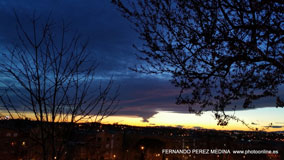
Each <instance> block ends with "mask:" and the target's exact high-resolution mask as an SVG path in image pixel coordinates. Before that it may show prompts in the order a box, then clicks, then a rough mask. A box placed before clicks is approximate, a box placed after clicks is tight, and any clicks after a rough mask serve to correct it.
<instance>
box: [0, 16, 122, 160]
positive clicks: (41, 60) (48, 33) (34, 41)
mask: <svg viewBox="0 0 284 160" xmlns="http://www.w3.org/2000/svg"><path fill="white" fill-rule="evenodd" d="M15 15H16V21H17V33H18V40H19V43H18V44H15V45H13V46H10V47H8V48H7V50H6V51H3V53H2V54H1V62H0V69H1V74H2V81H1V82H2V85H4V88H5V91H6V92H5V93H3V92H2V95H1V97H0V100H1V107H3V108H5V109H6V111H7V114H8V115H9V116H10V118H14V119H17V118H21V119H24V118H30V119H32V120H35V121H36V122H37V123H33V124H34V125H36V126H37V127H36V128H35V129H31V130H29V131H30V133H29V134H30V135H31V138H32V140H33V141H34V142H36V143H37V144H38V145H40V147H41V150H40V151H39V153H40V155H41V157H40V159H44V160H48V159H64V157H66V156H67V155H66V154H67V151H68V150H67V149H68V146H67V145H68V143H69V142H70V141H71V140H72V139H73V138H76V137H73V135H74V134H73V133H72V132H73V129H74V127H75V123H77V122H86V121H87V122H100V121H101V120H102V119H104V118H105V117H107V116H109V115H111V114H113V113H114V112H115V111H116V107H117V96H118V93H117V91H113V89H112V88H113V81H112V80H110V81H109V82H108V83H107V84H105V85H102V83H101V82H97V81H95V69H96V67H97V64H96V63H95V62H93V61H91V60H90V59H88V56H89V52H88V50H87V45H88V43H87V42H84V41H82V40H81V38H80V35H79V34H77V33H75V34H70V28H69V25H66V24H65V23H64V22H63V23H62V24H56V23H55V22H54V21H52V20H51V19H50V18H48V19H47V20H46V21H45V22H44V23H41V22H42V19H39V18H38V17H36V16H33V17H32V18H31V21H30V22H31V28H29V27H27V26H24V25H23V24H24V23H22V20H24V19H20V18H19V16H18V15H17V14H15ZM2 87H3V86H2ZM2 91H3V90H2Z"/></svg>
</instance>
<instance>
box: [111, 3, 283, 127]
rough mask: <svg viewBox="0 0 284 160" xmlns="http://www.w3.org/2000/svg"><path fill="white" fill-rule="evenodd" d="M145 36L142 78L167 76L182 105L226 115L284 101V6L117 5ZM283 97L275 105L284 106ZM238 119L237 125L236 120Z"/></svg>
mask: <svg viewBox="0 0 284 160" xmlns="http://www.w3.org/2000/svg"><path fill="white" fill-rule="evenodd" d="M112 2H113V3H114V4H115V5H116V6H117V7H118V9H119V10H120V11H121V13H122V15H123V16H124V17H126V18H127V19H128V20H129V21H130V22H131V23H132V24H133V27H134V29H135V30H136V31H137V32H138V33H139V35H140V39H141V40H142V42H143V46H142V47H136V48H137V49H138V50H139V51H140V52H141V54H139V55H138V57H139V59H141V60H142V61H143V62H144V63H143V64H142V65H140V66H136V67H134V70H135V71H138V72H142V73H150V74H151V73H154V74H161V73H168V74H170V75H171V82H172V84H173V85H175V86H176V87H179V88H180V89H181V91H180V95H179V96H178V98H177V102H176V103H177V104H185V105H188V107H189V111H190V112H194V113H196V114H201V113H202V111H204V110H207V109H210V110H212V109H213V110H214V111H215V113H216V114H215V116H216V119H218V124H219V125H227V123H228V120H229V119H231V118H236V117H234V116H229V115H226V114H225V112H224V111H225V110H226V109H227V108H228V106H230V107H232V108H233V109H235V107H236V104H237V103H241V105H242V107H243V108H248V107H253V104H252V102H253V101H255V100H258V99H260V98H263V97H269V96H271V97H277V92H278V88H279V86H280V85H282V84H283V83H284V81H283V80H284V78H283V76H284V54H283V47H284V46H283V40H284V36H283V33H284V31H283V30H284V13H283V11H284V3H283V1H277V0H275V1H266V0H259V1H256V0H208V1H204V0H138V1H133V2H129V1H127V2H128V3H126V2H125V3H124V2H122V1H121V0H113V1H112ZM283 104H284V103H283V101H282V100H281V98H280V97H277V98H276V106H277V107H283V106H284V105H283ZM236 119H237V118H236Z"/></svg>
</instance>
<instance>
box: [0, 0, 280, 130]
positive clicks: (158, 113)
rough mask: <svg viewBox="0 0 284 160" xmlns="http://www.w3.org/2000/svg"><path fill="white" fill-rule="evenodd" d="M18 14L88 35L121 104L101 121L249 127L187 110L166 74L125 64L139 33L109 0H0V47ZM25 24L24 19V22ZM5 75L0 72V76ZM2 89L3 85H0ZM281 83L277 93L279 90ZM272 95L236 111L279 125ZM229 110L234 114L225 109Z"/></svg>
mask: <svg viewBox="0 0 284 160" xmlns="http://www.w3.org/2000/svg"><path fill="white" fill-rule="evenodd" d="M14 9H15V11H16V12H17V13H18V14H19V15H20V16H23V17H25V16H30V15H32V13H33V12H34V11H35V12H36V13H38V14H39V15H41V16H42V17H44V16H46V15H48V14H49V13H51V15H52V17H54V18H55V19H56V20H62V19H64V20H65V21H67V22H70V23H71V26H72V28H73V29H74V30H77V31H78V32H79V33H81V34H82V35H83V36H85V37H88V38H89V39H90V44H89V51H90V54H91V55H90V57H91V60H93V61H94V62H95V61H96V62H98V63H99V68H98V70H97V79H98V80H101V81H106V80H109V79H110V77H111V76H113V79H114V83H115V85H117V86H120V97H119V99H120V103H119V107H120V110H119V112H118V113H116V114H115V115H113V116H111V117H109V118H107V119H105V120H104V121H103V122H104V123H119V124H128V125H137V126H173V127H184V128H196V129H199V128H206V129H218V130H248V128H247V127H246V126H244V125H242V124H241V123H238V122H236V121H230V122H229V125H228V126H225V127H221V126H217V121H216V120H215V119H214V117H213V113H212V112H211V111H208V112H205V113H204V114H203V115H201V116H196V115H194V114H189V113H188V112H187V107H186V106H178V105H175V98H176V97H177V96H178V94H179V89H178V88H175V87H173V86H172V85H171V84H170V82H169V78H170V77H169V76H167V75H143V74H141V73H135V72H133V71H131V70H129V67H133V66H134V65H135V64H138V63H142V62H140V61H138V60H137V59H136V56H135V54H138V52H137V51H136V50H135V49H134V48H133V47H132V45H133V44H136V45H138V46H139V45H140V44H141V42H140V41H139V39H138V35H137V34H136V33H135V31H134V30H133V29H132V28H131V25H130V23H129V22H128V21H127V20H126V19H124V18H123V17H121V15H120V13H119V12H118V11H117V10H116V8H115V6H114V5H112V4H111V3H110V1H102V0H84V1H81V0H40V1H34V0H26V1H22V0H14V1H10V0H0V19H1V25H0V50H2V51H1V52H3V51H4V48H5V47H6V46H8V45H9V44H11V43H13V42H14V41H15V40H16V39H17V35H16V23H15V17H14V13H13V10H14ZM23 23H24V24H25V23H26V24H28V23H29V21H26V22H23ZM0 79H2V80H3V79H4V77H0ZM0 87H1V88H0V89H1V90H0V92H2V91H3V87H2V86H0ZM283 88H284V87H280V89H279V90H280V92H279V95H282V97H283V95H284V92H283V90H284V89H283ZM274 106H275V99H274V98H266V99H263V100H260V101H258V102H256V103H255V108H254V109H250V110H242V109H239V110H237V111H236V112H235V115H236V116H237V117H239V118H240V119H242V120H244V121H246V122H247V123H248V124H250V125H251V126H252V127H255V128H259V129H261V128H263V127H265V126H267V125H269V124H270V123H272V127H271V128H270V129H269V131H283V128H284V118H283V115H284V108H275V107H274ZM227 113H228V114H234V113H233V112H232V111H228V112H227Z"/></svg>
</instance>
